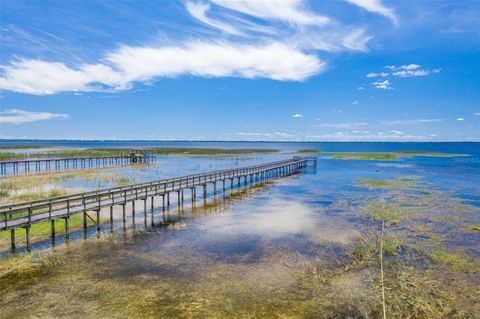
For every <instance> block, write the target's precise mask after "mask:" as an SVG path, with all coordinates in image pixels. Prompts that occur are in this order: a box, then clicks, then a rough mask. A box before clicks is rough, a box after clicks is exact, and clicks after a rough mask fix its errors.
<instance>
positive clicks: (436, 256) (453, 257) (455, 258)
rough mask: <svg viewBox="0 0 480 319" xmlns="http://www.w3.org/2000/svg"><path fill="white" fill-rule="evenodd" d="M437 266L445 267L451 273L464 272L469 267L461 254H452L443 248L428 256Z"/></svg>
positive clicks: (467, 261)
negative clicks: (449, 269)
mask: <svg viewBox="0 0 480 319" xmlns="http://www.w3.org/2000/svg"><path fill="white" fill-rule="evenodd" d="M429 256H430V258H432V260H433V261H434V262H436V263H438V264H442V265H447V266H449V267H451V269H452V270H453V271H460V270H465V269H467V267H468V266H469V265H470V262H469V258H468V257H467V256H466V255H465V254H464V253H462V252H452V251H449V250H447V249H445V248H442V247H440V248H437V249H435V250H434V251H432V252H431V253H430V254H429Z"/></svg>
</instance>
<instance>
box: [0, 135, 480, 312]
mask: <svg viewBox="0 0 480 319" xmlns="http://www.w3.org/2000/svg"><path fill="white" fill-rule="evenodd" d="M468 145H474V144H466V146H465V145H464V146H462V147H463V148H462V151H461V153H463V154H472V155H471V156H469V157H448V158H437V157H434V158H427V157H412V158H402V159H401V160H400V161H398V162H381V161H353V160H333V159H322V160H320V161H319V162H318V166H317V168H316V170H315V169H313V168H309V169H308V170H306V171H305V172H304V173H303V174H299V175H294V176H289V177H285V178H282V179H277V180H272V181H270V182H268V183H266V184H264V185H256V186H255V187H253V188H251V187H248V188H243V187H242V188H241V189H240V190H233V191H230V190H228V191H227V193H226V194H225V196H223V195H222V194H218V195H217V196H215V198H214V197H213V194H211V193H210V196H209V198H208V203H207V205H205V206H204V205H203V203H202V202H201V201H198V202H197V204H196V206H195V207H191V204H190V199H189V197H188V195H189V194H188V193H186V198H185V205H184V207H180V209H179V208H178V207H176V205H175V204H173V205H172V207H171V208H170V210H169V211H167V212H165V213H164V212H162V211H161V209H158V207H157V209H156V210H155V216H154V220H155V224H154V226H153V227H152V226H151V225H150V215H149V214H147V218H148V223H147V225H146V227H145V225H144V219H143V215H142V213H141V212H140V213H138V215H137V219H136V225H135V227H132V221H131V219H129V220H128V222H127V224H128V228H127V229H126V230H124V229H123V228H122V225H121V224H120V223H118V222H117V221H116V222H115V224H114V225H113V232H112V233H110V225H108V224H105V225H102V233H101V235H100V236H97V235H96V234H95V231H94V230H91V231H90V233H89V235H88V238H87V240H83V239H82V238H83V235H82V234H81V233H78V236H77V239H74V240H71V241H70V242H69V243H63V242H62V240H61V239H59V240H58V242H57V245H56V248H55V251H54V255H55V258H56V259H58V262H57V263H56V264H55V265H54V266H48V267H45V268H42V269H41V270H40V271H38V272H34V273H33V274H29V275H25V274H24V275H15V276H5V277H3V278H0V283H1V286H2V295H1V296H0V306H1V311H0V317H2V318H14V317H22V318H27V317H32V318H34V317H36V318H38V317H72V318H77V317H78V318H80V317H82V318H94V317H96V318H98V317H105V318H124V317H133V318H145V317H147V318H148V317H151V318H154V317H155V318H227V317H231V318H243V317H245V318H265V317H285V318H287V317H295V318H318V317H328V318H330V317H332V318H336V317H337V318H342V317H345V316H347V315H351V316H353V317H359V316H360V317H361V316H362V313H368V312H369V311H371V313H373V315H371V316H373V317H375V314H376V312H375V309H373V310H368V309H367V310H365V309H364V310H362V309H361V308H362V307H361V306H358V303H359V302H358V300H361V302H360V304H363V305H365V304H367V302H368V301H372V300H373V301H372V305H373V306H372V307H373V308H375V307H376V306H378V303H376V300H377V299H376V298H377V297H378V296H377V294H376V290H375V289H376V288H375V287H376V284H375V283H373V284H372V280H371V277H372V273H371V272H372V271H373V270H372V268H371V267H358V268H352V267H351V266H349V265H350V261H351V260H352V250H353V247H354V246H355V244H356V241H357V239H358V237H359V236H362V235H363V234H365V233H366V232H368V231H370V230H372V229H375V230H379V229H380V228H381V225H380V224H379V223H376V222H372V221H371V220H368V219H366V218H365V216H364V215H363V214H362V209H363V207H364V205H365V203H367V202H369V201H382V200H384V201H387V202H389V201H391V200H393V199H392V198H394V196H403V197H401V198H402V200H404V201H405V200H406V199H405V198H406V197H405V196H407V195H409V196H410V195H412V194H414V195H419V196H420V197H419V198H418V199H417V201H422V203H423V202H426V201H427V199H428V200H429V201H428V203H427V204H425V205H424V206H422V211H421V213H422V215H421V219H420V218H418V219H417V218H414V219H412V220H410V221H407V222H405V223H402V224H401V227H399V226H396V225H394V226H391V227H390V228H389V232H390V233H392V234H393V233H394V232H396V231H399V232H400V231H402V232H407V233H408V234H410V235H409V236H412V237H415V238H417V239H415V240H420V239H419V238H421V236H420V235H421V234H418V233H417V232H416V231H417V229H418V228H419V227H433V228H434V232H435V235H436V236H437V235H438V236H440V235H441V236H442V237H440V239H439V242H440V241H441V242H442V243H444V244H445V246H446V247H448V248H449V249H456V250H457V249H458V250H461V251H463V252H464V253H465V254H467V256H469V258H472V259H474V260H478V259H480V247H479V242H480V233H478V232H468V231H467V227H468V225H472V224H476V225H478V224H480V183H478V181H479V180H480V163H479V161H478V158H479V154H478V152H477V151H478V149H477V148H476V147H477V146H476V145H474V146H475V147H471V148H469V147H468ZM248 147H251V146H248ZM257 147H258V146H257ZM262 147H264V146H263V145H262ZM456 147H460V146H458V145H457V146H456ZM301 148H304V147H303V146H302V147H301ZM417 150H418V148H417ZM350 151H355V150H350ZM429 151H432V150H431V149H430V150H429ZM436 151H444V150H436ZM283 157H285V155H249V156H245V157H241V158H220V159H219V158H204V157H203V158H176V157H165V158H160V159H159V161H158V162H157V163H155V164H153V165H144V166H138V167H122V168H114V169H110V170H113V171H115V172H119V173H120V174H122V175H123V176H127V177H129V178H132V179H134V180H135V182H142V181H147V180H154V179H160V178H164V177H168V176H177V175H186V174H191V173H195V172H203V171H208V170H215V169H220V168H231V167H235V166H247V165H251V164H254V163H260V162H266V161H272V160H276V159H278V158H283ZM401 176H416V177H418V179H419V180H420V181H421V184H420V186H415V187H412V188H411V189H405V190H404V189H394V190H393V191H391V190H388V189H384V188H381V189H371V188H368V187H361V186H360V185H359V184H358V181H357V179H361V178H370V179H379V180H386V179H389V180H390V179H395V178H398V177H401ZM65 183H67V184H68V183H70V184H69V185H68V186H70V187H71V186H72V184H71V183H73V185H76V186H80V185H82V186H87V188H88V187H95V185H93V184H92V185H89V184H88V183H89V182H88V181H86V182H85V181H77V182H72V181H67V182H65ZM75 183H78V184H75ZM82 183H86V184H82ZM105 185H108V183H106V184H105ZM423 193H428V194H433V195H431V197H428V198H427V197H425V196H423V195H422V194H423ZM404 197H405V198H404ZM431 198H433V200H431ZM436 200H438V201H440V200H441V205H437V204H436V203H437V202H435V201H436ZM175 202H176V198H174V199H173V200H172V203H175ZM445 203H447V204H445ZM449 205H450V206H449ZM462 205H463V206H462ZM139 207H142V205H139ZM453 211H455V216H462V219H455V220H448V219H438V220H437V219H435V218H437V217H443V216H444V215H445V214H446V215H448V216H450V215H451V214H453ZM415 213H420V212H417V211H416V212H415ZM400 228H401V229H400ZM425 236H427V237H432V236H433V235H432V234H428V235H425ZM48 247H49V242H48V240H46V241H45V242H44V243H42V244H39V245H37V246H36V247H35V248H36V250H37V251H45V250H49V249H50V248H48ZM4 258H7V257H4ZM346 265H347V266H346ZM347 268H349V269H347ZM469 275H472V274H466V275H465V276H469ZM447 277H448V276H447ZM473 277H474V278H475V277H476V278H477V279H478V276H477V273H473ZM465 278H470V279H471V277H465ZM465 278H463V277H462V280H465ZM459 282H460V281H459ZM350 307H351V309H350ZM365 307H366V306H365ZM362 311H363V312H362ZM364 317H366V316H364Z"/></svg>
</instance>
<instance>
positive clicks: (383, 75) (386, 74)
mask: <svg viewBox="0 0 480 319" xmlns="http://www.w3.org/2000/svg"><path fill="white" fill-rule="evenodd" d="M387 76H388V73H386V72H381V73H373V72H372V73H368V74H367V78H376V77H382V78H384V77H387Z"/></svg>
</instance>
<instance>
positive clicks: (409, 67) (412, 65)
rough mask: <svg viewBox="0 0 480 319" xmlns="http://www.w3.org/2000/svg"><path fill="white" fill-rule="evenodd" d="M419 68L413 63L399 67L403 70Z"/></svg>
mask: <svg viewBox="0 0 480 319" xmlns="http://www.w3.org/2000/svg"><path fill="white" fill-rule="evenodd" d="M419 68H420V65H418V64H413V63H412V64H407V65H402V66H400V69H403V70H416V69H419Z"/></svg>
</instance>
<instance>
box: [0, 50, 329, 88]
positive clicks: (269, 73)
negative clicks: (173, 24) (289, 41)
mask: <svg viewBox="0 0 480 319" xmlns="http://www.w3.org/2000/svg"><path fill="white" fill-rule="evenodd" d="M104 61H105V64H84V65H80V66H79V67H77V68H73V67H68V66H66V65H65V64H62V63H59V62H45V61H38V60H20V61H17V62H13V63H11V64H10V65H8V66H4V67H3V71H4V72H3V76H2V77H0V88H1V89H6V90H11V91H16V92H21V93H30V94H38V95H44V94H53V93H58V92H65V91H99V90H102V89H113V90H124V89H129V88H130V87H131V86H132V84H133V82H135V81H140V82H148V81H152V80H155V79H156V78H160V77H178V76H181V75H185V74H190V75H194V76H203V77H241V78H249V79H251V78H267V79H273V80H279V81H303V80H305V79H307V78H308V77H310V76H312V75H315V74H318V73H320V72H321V71H322V70H323V69H324V68H325V63H324V62H323V61H321V60H320V59H318V58H317V57H316V56H315V55H313V54H305V53H303V52H301V51H299V50H297V49H295V48H291V47H289V46H287V45H286V44H283V43H279V42H271V43H268V44H265V45H238V44H234V43H230V42H214V43H213V42H190V43H187V44H185V45H184V46H164V47H128V46H126V47H122V48H120V49H118V50H116V51H114V52H111V53H109V54H107V55H106V57H105V58H104Z"/></svg>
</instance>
